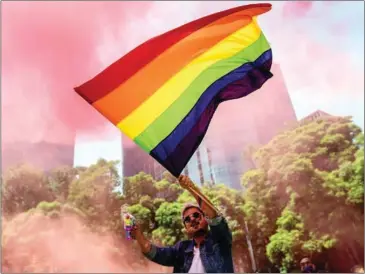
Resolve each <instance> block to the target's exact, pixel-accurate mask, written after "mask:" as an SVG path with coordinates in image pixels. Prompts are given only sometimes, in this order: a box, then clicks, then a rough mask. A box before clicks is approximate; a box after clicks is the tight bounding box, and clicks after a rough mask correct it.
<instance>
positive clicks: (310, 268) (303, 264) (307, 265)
mask: <svg viewBox="0 0 365 274" xmlns="http://www.w3.org/2000/svg"><path fill="white" fill-rule="evenodd" d="M300 270H301V271H302V273H317V271H316V266H315V265H314V264H312V262H311V260H310V259H309V258H303V259H302V260H301V261H300Z"/></svg>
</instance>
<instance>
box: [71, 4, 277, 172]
mask: <svg viewBox="0 0 365 274" xmlns="http://www.w3.org/2000/svg"><path fill="white" fill-rule="evenodd" d="M270 9H271V5H270V4H253V5H245V6H240V7H236V8H233V9H230V10H226V11H222V12H219V13H215V14H212V15H209V16H206V17H203V18H201V19H198V20H195V21H193V22H190V23H188V24H186V25H183V26H181V27H179V28H176V29H174V30H171V31H169V32H167V33H164V34H162V35H160V36H158V37H155V38H152V39H150V40H149V41H147V42H145V43H143V44H142V45H140V46H139V47H137V48H135V49H134V50H132V51H131V52H129V53H128V54H126V55H125V56H123V57H122V58H120V59H119V60H117V61H116V62H115V63H113V64H112V65H110V66H109V67H108V68H106V69H105V70H104V71H102V72H101V73H100V74H98V75H96V76H95V77H94V78H93V79H91V80H89V81H88V82H86V83H84V84H83V85H81V86H79V87H77V88H75V91H76V92H77V93H78V94H79V95H81V96H82V97H83V98H84V99H85V100H86V101H87V102H88V103H89V104H91V105H92V106H93V107H94V108H95V109H97V110H98V111H99V112H100V113H101V114H102V115H104V116H105V117H106V118H107V119H108V120H109V121H111V122H112V123H113V124H114V125H115V126H117V127H118V128H119V129H120V130H121V131H122V132H123V133H125V134H126V135H127V136H128V137H129V138H131V139H132V140H133V141H134V142H135V143H136V144H137V145H139V146H140V147H141V148H142V149H143V150H145V151H146V152H147V153H149V154H150V155H151V156H152V157H153V158H155V159H156V160H157V161H158V162H159V163H160V164H161V165H162V166H164V167H165V168H166V169H167V170H168V171H170V172H171V174H173V175H174V176H176V177H178V176H179V175H180V174H181V172H182V170H183V169H184V167H185V166H186V164H187V163H188V161H189V160H190V158H191V156H192V155H193V154H194V152H195V150H196V149H197V148H198V146H199V144H200V143H201V141H202V139H203V137H204V135H205V134H206V132H207V129H208V126H209V123H210V121H211V119H212V117H213V114H214V112H215V110H216V109H217V107H218V105H219V104H220V103H222V102H224V101H227V100H232V99H238V98H241V97H244V96H247V95H248V94H250V93H252V92H254V91H255V90H257V89H259V88H260V87H261V86H262V85H263V84H264V83H265V82H266V81H267V80H268V79H269V78H271V77H272V74H271V72H270V69H271V64H272V52H271V48H270V45H269V42H268V41H267V40H266V38H265V36H264V34H263V32H262V30H261V29H260V27H259V25H258V23H257V16H259V15H260V14H262V13H265V12H267V11H269V10H270Z"/></svg>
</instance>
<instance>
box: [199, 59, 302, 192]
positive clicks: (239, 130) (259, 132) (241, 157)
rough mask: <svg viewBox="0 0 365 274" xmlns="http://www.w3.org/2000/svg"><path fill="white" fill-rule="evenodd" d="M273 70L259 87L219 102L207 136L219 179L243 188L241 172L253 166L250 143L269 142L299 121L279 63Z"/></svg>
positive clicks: (214, 171)
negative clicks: (287, 126) (253, 90)
mask: <svg viewBox="0 0 365 274" xmlns="http://www.w3.org/2000/svg"><path fill="white" fill-rule="evenodd" d="M272 72H273V74H274V77H273V78H271V79H270V80H269V81H268V82H267V83H266V84H265V85H264V86H263V87H262V88H261V89H260V90H257V91H255V92H254V93H252V94H250V95H249V96H247V97H245V98H242V99H237V100H231V101H228V102H224V103H222V104H220V105H219V107H218V109H217V111H216V113H215V115H214V117H213V119H212V122H211V124H210V126H209V129H208V132H207V135H206V137H205V139H204V145H205V146H206V147H207V148H209V151H210V158H211V169H212V170H213V172H212V173H213V175H214V180H215V182H216V183H223V184H226V185H228V186H230V187H234V188H240V178H241V176H242V174H243V173H244V172H245V171H247V170H248V169H250V168H253V167H254V166H253V161H252V160H251V158H250V156H249V153H248V150H249V149H250V147H251V146H260V145H263V144H266V143H267V142H269V141H270V139H271V138H272V137H273V136H275V135H276V134H277V133H278V132H280V131H281V130H283V129H284V128H285V125H287V124H288V123H291V122H293V121H297V118H296V115H295V112H294V108H293V105H292V103H291V100H290V97H289V94H288V90H287V88H286V85H285V82H284V78H283V75H282V72H281V70H280V67H279V66H278V65H276V64H274V65H273V66H272Z"/></svg>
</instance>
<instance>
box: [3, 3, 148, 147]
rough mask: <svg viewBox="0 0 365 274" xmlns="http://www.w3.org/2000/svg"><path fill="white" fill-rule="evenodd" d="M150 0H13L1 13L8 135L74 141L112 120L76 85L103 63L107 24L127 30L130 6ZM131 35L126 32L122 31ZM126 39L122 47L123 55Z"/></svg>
mask: <svg viewBox="0 0 365 274" xmlns="http://www.w3.org/2000/svg"><path fill="white" fill-rule="evenodd" d="M150 5H151V3H149V2H110V3H103V2H73V3H72V2H33V3H27V2H8V3H4V5H3V16H2V24H1V26H2V41H3V44H2V73H3V82H2V90H3V98H2V100H3V101H2V123H3V124H2V125H3V131H2V135H3V136H2V137H3V141H4V142H9V141H15V140H22V141H24V139H25V140H26V141H33V142H35V141H45V140H46V141H51V142H57V143H65V142H72V141H73V138H74V134H75V130H81V131H89V132H93V133H97V132H103V127H104V125H105V124H106V123H107V122H106V121H105V118H103V117H102V116H101V115H100V114H98V113H97V112H96V111H95V110H94V109H93V108H92V107H91V106H89V105H88V104H87V103H85V102H84V100H83V99H82V98H80V97H79V95H77V94H76V93H75V92H74V90H73V88H74V87H75V86H77V85H79V84H81V83H82V82H84V81H86V80H88V79H90V78H91V77H93V76H94V75H95V74H97V73H98V72H100V71H101V70H102V69H103V68H104V64H102V62H101V61H100V58H99V56H98V47H99V45H100V44H101V41H102V39H103V36H102V34H103V30H104V29H109V28H110V29H111V30H112V31H113V32H115V30H113V28H114V29H115V28H117V29H118V30H119V31H120V32H121V33H123V28H124V27H125V26H126V24H127V23H126V21H125V20H126V14H127V12H128V13H131V14H136V15H137V14H138V15H139V16H143V15H144V14H145V13H146V12H147V11H148V9H149V6H150ZM121 39H122V40H124V41H126V40H128V39H129V37H128V36H124V37H121ZM122 53H123V47H121V48H119V56H118V57H120V56H121V55H122Z"/></svg>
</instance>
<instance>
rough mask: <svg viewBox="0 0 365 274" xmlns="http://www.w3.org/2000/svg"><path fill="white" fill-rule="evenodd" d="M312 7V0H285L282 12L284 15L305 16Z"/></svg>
mask: <svg viewBox="0 0 365 274" xmlns="http://www.w3.org/2000/svg"><path fill="white" fill-rule="evenodd" d="M312 7H313V2H312V1H292V2H285V3H284V6H283V11H282V12H283V13H282V14H283V16H284V17H303V16H306V15H307V14H308V13H309V12H310V10H311V9H312Z"/></svg>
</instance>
